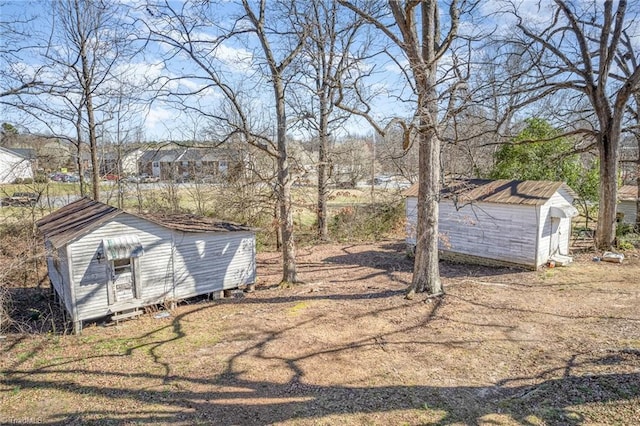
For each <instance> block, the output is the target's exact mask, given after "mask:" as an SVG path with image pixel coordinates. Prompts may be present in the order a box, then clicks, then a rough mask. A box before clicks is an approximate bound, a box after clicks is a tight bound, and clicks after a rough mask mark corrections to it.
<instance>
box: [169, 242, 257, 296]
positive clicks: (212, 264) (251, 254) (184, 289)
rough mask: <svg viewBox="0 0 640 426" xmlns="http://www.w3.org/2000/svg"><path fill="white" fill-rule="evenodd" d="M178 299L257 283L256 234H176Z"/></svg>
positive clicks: (176, 288)
mask: <svg viewBox="0 0 640 426" xmlns="http://www.w3.org/2000/svg"><path fill="white" fill-rule="evenodd" d="M174 259H175V272H176V275H175V276H176V287H175V290H176V298H185V297H191V296H196V295H200V294H207V293H211V292H214V291H217V290H222V289H228V288H236V287H238V286H241V285H245V284H251V283H253V282H255V236H254V234H253V233H250V232H231V233H217V234H191V233H189V234H186V233H176V234H175V256H174Z"/></svg>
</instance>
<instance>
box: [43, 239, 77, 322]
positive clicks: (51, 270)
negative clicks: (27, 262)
mask: <svg viewBox="0 0 640 426" xmlns="http://www.w3.org/2000/svg"><path fill="white" fill-rule="evenodd" d="M47 251H48V253H47V272H48V276H49V281H50V282H51V285H52V286H53V288H54V290H55V292H56V293H58V297H59V299H60V302H61V303H62V304H63V305H64V308H65V310H66V311H67V312H68V313H69V314H70V315H72V316H73V301H72V298H71V289H70V288H69V285H68V283H69V261H68V259H67V251H66V247H62V248H59V249H57V250H56V249H55V248H53V247H52V246H50V245H49V246H48V247H47Z"/></svg>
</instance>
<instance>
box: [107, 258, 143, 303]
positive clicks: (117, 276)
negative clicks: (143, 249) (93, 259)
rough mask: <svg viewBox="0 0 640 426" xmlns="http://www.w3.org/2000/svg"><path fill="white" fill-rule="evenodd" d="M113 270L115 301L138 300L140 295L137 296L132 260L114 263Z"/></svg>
mask: <svg viewBox="0 0 640 426" xmlns="http://www.w3.org/2000/svg"><path fill="white" fill-rule="evenodd" d="M112 268H113V269H112V273H113V292H114V296H115V297H114V299H115V301H116V302H122V301H126V300H133V299H136V298H137V297H138V295H137V294H136V285H135V274H134V271H133V262H132V259H131V258H127V259H116V260H114V261H113V262H112Z"/></svg>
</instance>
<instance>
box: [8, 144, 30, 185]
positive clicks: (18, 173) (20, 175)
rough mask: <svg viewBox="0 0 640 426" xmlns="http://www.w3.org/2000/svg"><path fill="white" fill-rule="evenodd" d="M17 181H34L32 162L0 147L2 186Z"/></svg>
mask: <svg viewBox="0 0 640 426" xmlns="http://www.w3.org/2000/svg"><path fill="white" fill-rule="evenodd" d="M16 179H33V168H32V167H31V161H29V160H28V159H27V158H25V157H23V156H22V155H20V154H18V153H17V152H15V151H12V150H10V149H7V148H2V147H0V184H2V183H13V182H14V181H15V180H16Z"/></svg>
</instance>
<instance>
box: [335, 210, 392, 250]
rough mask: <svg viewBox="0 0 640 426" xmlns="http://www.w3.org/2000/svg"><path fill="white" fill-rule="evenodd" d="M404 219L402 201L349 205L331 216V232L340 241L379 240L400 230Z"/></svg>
mask: <svg viewBox="0 0 640 426" xmlns="http://www.w3.org/2000/svg"><path fill="white" fill-rule="evenodd" d="M403 219H404V208H403V204H402V203H393V204H367V205H353V206H347V207H343V208H341V209H340V210H339V211H338V212H337V213H336V214H335V215H334V216H333V217H332V218H331V221H330V223H329V233H330V235H331V237H332V238H333V239H335V240H338V241H347V240H350V241H353V240H356V241H366V240H373V241H377V240H380V239H381V238H384V237H386V236H389V235H390V234H392V233H394V232H396V231H398V229H399V228H401V224H402V221H403Z"/></svg>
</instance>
